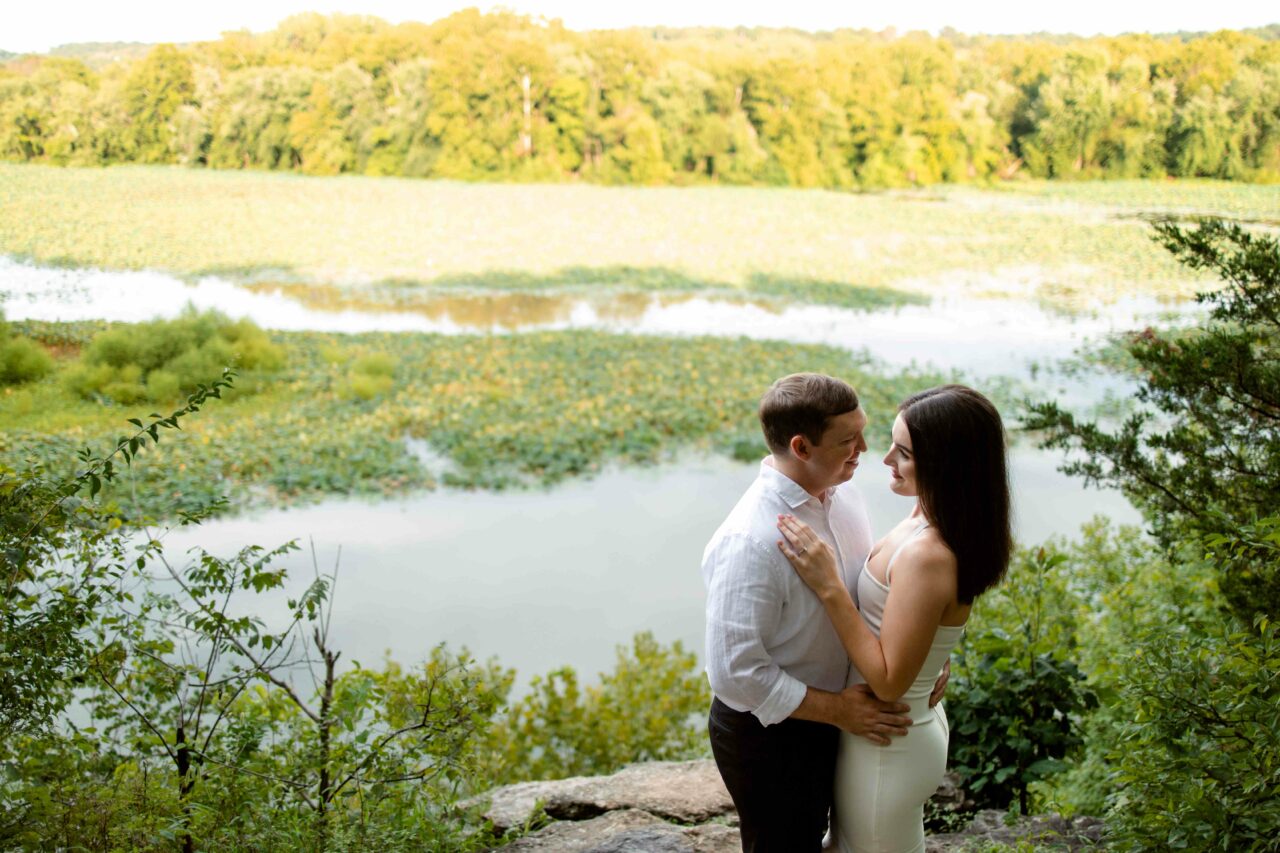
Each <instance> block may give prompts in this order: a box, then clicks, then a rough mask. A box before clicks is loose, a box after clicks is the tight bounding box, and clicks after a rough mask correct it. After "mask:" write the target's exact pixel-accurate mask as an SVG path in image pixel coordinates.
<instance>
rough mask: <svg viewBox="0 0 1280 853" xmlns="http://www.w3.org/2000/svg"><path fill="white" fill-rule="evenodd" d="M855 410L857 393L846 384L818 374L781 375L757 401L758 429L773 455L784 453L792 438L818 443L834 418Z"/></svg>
mask: <svg viewBox="0 0 1280 853" xmlns="http://www.w3.org/2000/svg"><path fill="white" fill-rule="evenodd" d="M856 408H858V393H857V392H856V391H854V390H853V388H852V387H851V386H850V385H849V383H847V382H844V381H842V380H839V379H836V378H835V377H833V376H824V375H823V374H821V373H793V374H791V375H790V376H784V377H782V378H781V379H779V380H778V381H777V382H774V383H773V385H771V386H770V387H769V390H768V391H766V392H765V393H764V396H763V397H761V398H760V426H761V427H762V428H763V429H764V440H765V443H766V444H768V445H769V449H770V450H772V451H773V452H774V453H780V454H783V453H788V452H790V448H791V439H792V437H793V436H797V435H803V436H804V437H805V438H806V439H808V440H809V441H810V442H811V443H812V444H821V443H822V434H823V433H824V432H826V429H827V424H828V423H829V422H830V420H831V419H832V418H834V417H835V416H836V415H843V414H844V413H845V412H852V411H853V410H854V409H856Z"/></svg>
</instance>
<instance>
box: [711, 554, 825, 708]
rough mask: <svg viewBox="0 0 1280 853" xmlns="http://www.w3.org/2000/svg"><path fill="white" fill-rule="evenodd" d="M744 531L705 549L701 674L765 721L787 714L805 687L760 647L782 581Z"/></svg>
mask: <svg viewBox="0 0 1280 853" xmlns="http://www.w3.org/2000/svg"><path fill="white" fill-rule="evenodd" d="M772 556H773V555H772V554H769V553H768V551H767V550H766V549H765V547H764V546H763V545H762V544H761V543H759V542H757V541H755V540H754V539H752V538H751V537H750V536H745V535H733V536H726V537H725V538H723V539H722V540H721V541H720V542H718V543H716V544H715V545H714V546H712V547H711V548H710V549H708V551H707V553H706V555H705V556H704V557H703V562H702V573H703V579H704V581H705V583H706V586H707V642H706V649H707V677H708V679H709V680H710V682H711V690H712V692H714V693H715V694H716V695H717V696H719V697H720V699H721V700H722V701H724V702H727V703H729V704H730V705H731V706H736V707H738V708H745V709H747V710H749V711H751V713H753V714H755V716H756V718H757V719H759V720H760V722H761V724H762V725H766V726H771V725H773V724H774V723H780V722H782V721H783V720H785V719H786V718H787V717H789V716H791V714H792V712H793V711H795V709H796V708H798V707H800V703H801V702H802V701H803V700H804V696H805V691H806V689H807V688H806V687H805V685H804V684H803V683H802V682H801V681H799V680H798V679H796V678H795V677H794V676H791V675H788V674H787V673H786V672H784V671H783V670H782V668H781V667H779V666H778V665H777V664H776V663H774V661H773V659H772V658H771V657H770V655H769V653H768V651H766V649H765V645H764V638H765V637H766V636H770V635H772V634H773V633H774V631H775V629H776V628H777V626H778V621H779V620H780V619H781V617H782V607H783V603H784V601H785V590H786V585H785V581H784V580H783V578H782V577H780V575H779V572H778V566H777V565H776V560H774V559H772Z"/></svg>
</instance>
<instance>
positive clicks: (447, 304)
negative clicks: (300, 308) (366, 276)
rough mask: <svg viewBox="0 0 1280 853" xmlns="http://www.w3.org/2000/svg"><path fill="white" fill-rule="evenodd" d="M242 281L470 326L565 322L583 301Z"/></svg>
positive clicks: (325, 305) (335, 307)
mask: <svg viewBox="0 0 1280 853" xmlns="http://www.w3.org/2000/svg"><path fill="white" fill-rule="evenodd" d="M246 286H247V287H248V289H250V290H252V291H254V292H256V293H274V294H278V295H281V296H287V297H289V298H290V299H296V300H297V301H298V302H301V303H302V304H303V305H306V306H307V307H308V308H315V309H318V310H321V311H396V312H404V313H412V314H421V315H423V316H425V317H427V318H429V319H431V320H436V321H445V320H447V321H451V322H453V323H456V324H458V325H459V326H465V327H469V328H476V329H492V328H495V327H497V328H500V329H506V330H508V331H511V330H515V329H519V328H521V327H524V326H532V325H548V324H551V323H558V322H566V321H568V320H569V318H570V316H571V315H572V313H573V307H574V305H575V304H577V303H578V302H580V301H582V297H580V296H573V295H568V294H561V293H439V292H436V293H432V292H430V291H413V292H407V291H405V290H386V289H374V290H368V291H364V292H357V291H353V290H348V289H345V288H341V287H334V286H332V285H317V284H296V283H281V282H258V283H254V284H249V285H246ZM641 310H643V309H641Z"/></svg>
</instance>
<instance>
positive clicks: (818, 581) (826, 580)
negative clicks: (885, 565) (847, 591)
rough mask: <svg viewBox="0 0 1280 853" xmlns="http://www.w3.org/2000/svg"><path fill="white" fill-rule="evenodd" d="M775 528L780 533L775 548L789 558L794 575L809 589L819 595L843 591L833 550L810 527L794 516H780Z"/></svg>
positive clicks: (820, 596)
mask: <svg viewBox="0 0 1280 853" xmlns="http://www.w3.org/2000/svg"><path fill="white" fill-rule="evenodd" d="M778 530H779V531H781V532H782V539H779V540H778V549H779V550H780V551H782V553H783V554H784V555H785V556H786V558H787V559H788V560H790V561H791V565H792V566H793V567H794V568H795V570H796V574H798V575H799V576H800V580H802V581H804V582H805V585H806V586H808V587H809V589H811V590H813V591H814V592H815V593H817V595H818V597H819V598H822V597H824V596H826V595H829V594H835V593H838V592H841V591H843V590H844V583H843V582H842V581H841V580H840V575H839V572H838V571H837V569H836V555H835V552H834V551H832V550H831V546H830V545H828V544H827V543H826V542H825V541H823V540H822V538H821V537H819V536H818V534H816V533H814V532H813V528H811V527H810V526H809V525H807V524H805V523H804V522H803V521H801V520H800V519H798V518H796V517H795V516H794V515H780V516H778Z"/></svg>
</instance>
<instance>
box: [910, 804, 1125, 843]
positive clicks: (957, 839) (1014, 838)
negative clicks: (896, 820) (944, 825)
mask: <svg viewBox="0 0 1280 853" xmlns="http://www.w3.org/2000/svg"><path fill="white" fill-rule="evenodd" d="M1005 815H1006V813H1005V812H1003V811H998V810H996V809H985V810H983V811H980V812H978V813H977V814H976V815H974V818H973V821H972V822H971V823H970V824H969V826H967V827H966V828H965V829H964V830H963V831H961V832H950V833H946V834H942V835H930V836H927V837H926V838H925V853H953V851H961V850H964V849H966V847H969V846H972V845H973V844H974V843H975V842H979V843H990V842H999V843H1001V844H1007V845H1014V844H1017V843H1018V842H1019V841H1030V842H1033V843H1035V844H1038V845H1043V846H1045V847H1053V848H1055V849H1059V850H1065V851H1077V850H1093V849H1101V846H1102V835H1103V830H1104V826H1103V823H1102V821H1101V820H1099V819H1098V818H1096V817H1074V818H1064V817H1061V816H1059V815H1032V816H1030V817H1021V818H1018V819H1017V820H1016V821H1015V822H1014V823H1013V824H1011V825H1006V824H1005Z"/></svg>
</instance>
